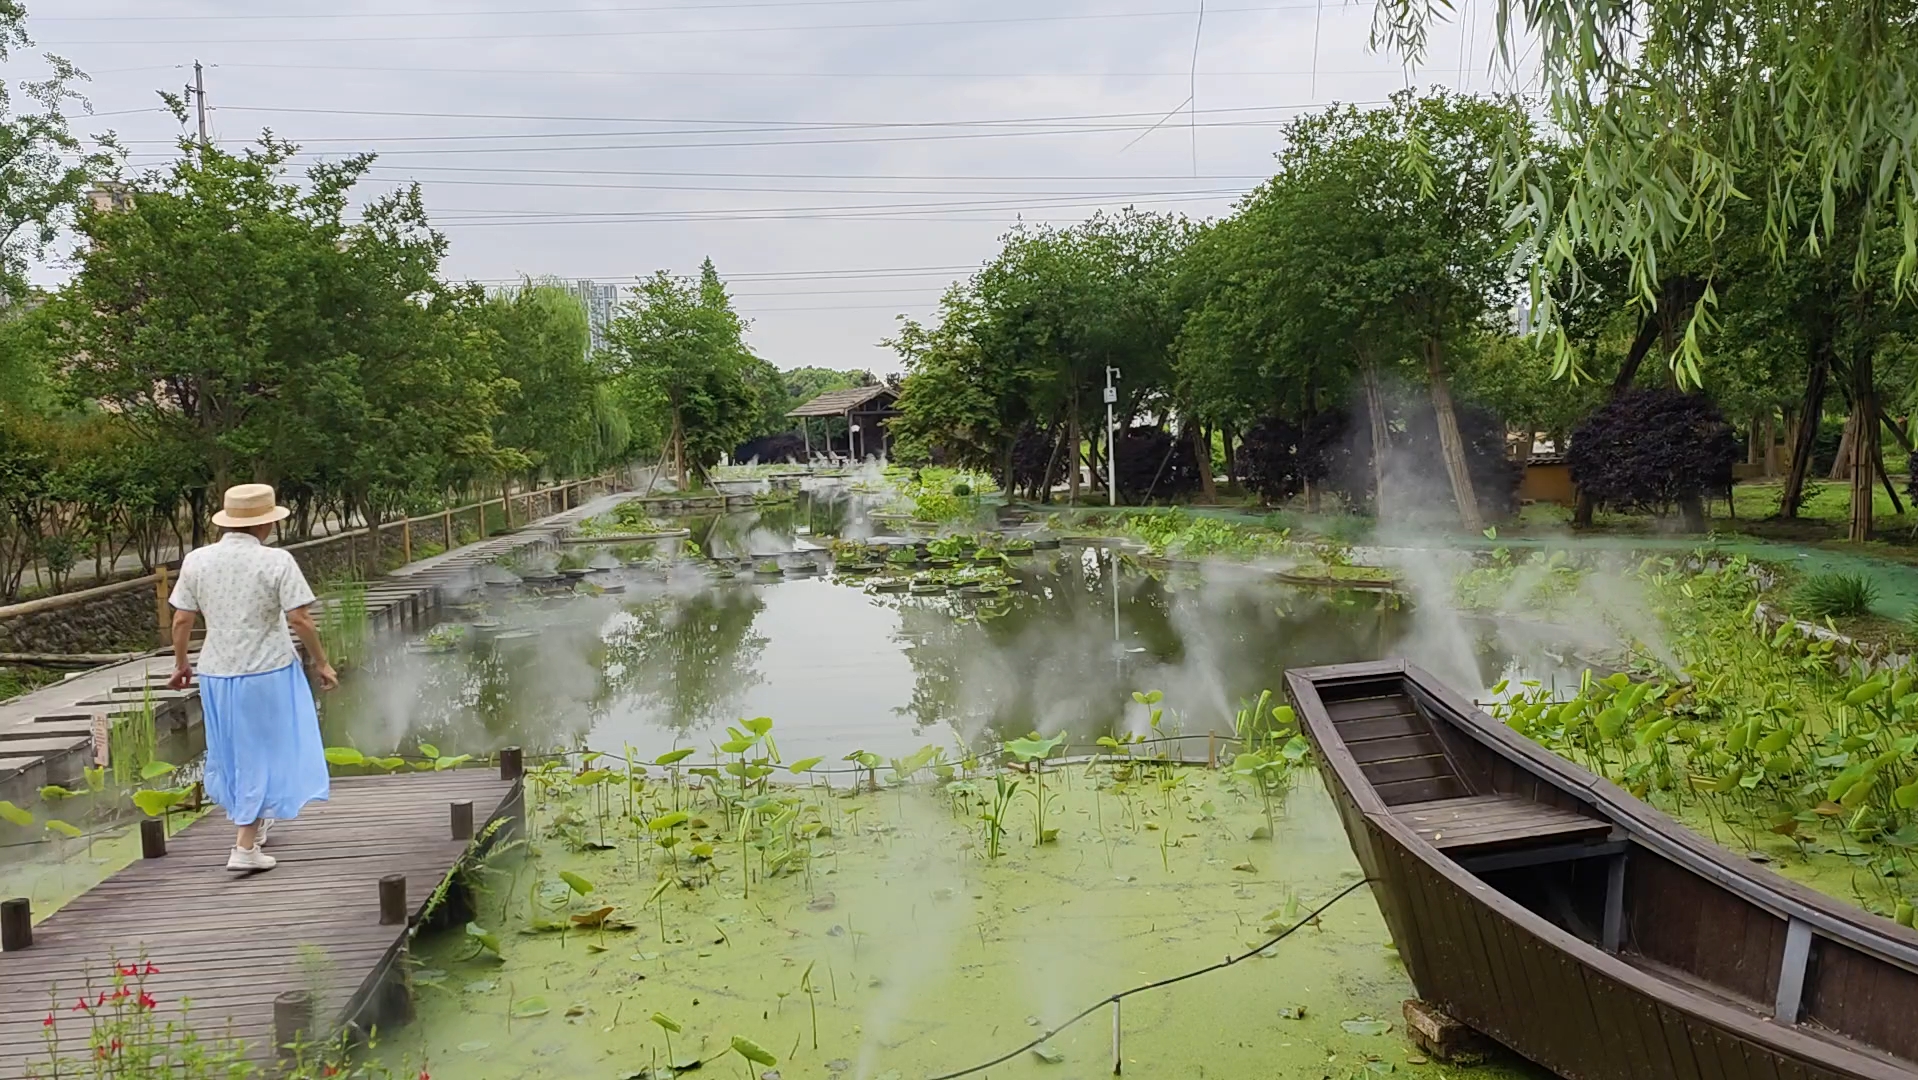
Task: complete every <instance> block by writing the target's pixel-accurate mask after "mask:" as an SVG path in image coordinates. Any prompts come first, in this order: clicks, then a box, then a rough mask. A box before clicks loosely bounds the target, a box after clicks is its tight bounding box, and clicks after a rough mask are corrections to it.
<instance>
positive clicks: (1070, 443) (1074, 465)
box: [1066, 390, 1079, 506]
mask: <svg viewBox="0 0 1918 1080" xmlns="http://www.w3.org/2000/svg"><path fill="white" fill-rule="evenodd" d="M1071 408H1072V412H1071V413H1070V414H1069V415H1067V417H1066V467H1067V468H1068V469H1071V470H1072V473H1071V475H1070V476H1068V477H1067V478H1066V504H1067V505H1068V506H1077V505H1079V392H1078V391H1077V390H1074V391H1073V392H1072V406H1071Z"/></svg>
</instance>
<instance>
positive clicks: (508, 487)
mask: <svg viewBox="0 0 1918 1080" xmlns="http://www.w3.org/2000/svg"><path fill="white" fill-rule="evenodd" d="M499 509H500V513H502V514H505V515H506V527H507V528H508V529H511V528H512V527H513V484H512V482H511V481H508V480H502V481H500V485H499Z"/></svg>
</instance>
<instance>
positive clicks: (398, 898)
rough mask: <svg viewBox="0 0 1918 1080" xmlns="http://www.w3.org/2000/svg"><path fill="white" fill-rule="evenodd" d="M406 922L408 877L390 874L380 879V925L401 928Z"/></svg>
mask: <svg viewBox="0 0 1918 1080" xmlns="http://www.w3.org/2000/svg"><path fill="white" fill-rule="evenodd" d="M405 922H406V875H405V874H388V875H386V876H385V877H383V878H381V879H380V925H381V926H400V925H402V924H404V923H405Z"/></svg>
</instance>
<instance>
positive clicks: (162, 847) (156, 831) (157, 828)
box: [140, 818, 166, 859]
mask: <svg viewBox="0 0 1918 1080" xmlns="http://www.w3.org/2000/svg"><path fill="white" fill-rule="evenodd" d="M165 854H166V822H165V821H162V820H161V819H159V818H147V819H146V820H145V821H142V822H140V857H141V858H142V859H158V858H160V857H161V856H163V855H165Z"/></svg>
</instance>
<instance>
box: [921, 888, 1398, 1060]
mask: <svg viewBox="0 0 1918 1080" xmlns="http://www.w3.org/2000/svg"><path fill="white" fill-rule="evenodd" d="M1370 880H1371V879H1370V878H1360V879H1359V880H1357V881H1354V882H1353V883H1352V884H1350V885H1347V886H1346V887H1345V888H1343V889H1340V890H1339V891H1338V894H1337V895H1335V896H1333V897H1332V899H1330V900H1327V901H1326V902H1325V903H1323V904H1320V905H1319V906H1318V907H1316V908H1313V909H1312V910H1311V911H1309V912H1307V913H1306V914H1305V916H1304V917H1303V918H1301V919H1300V920H1299V921H1298V922H1295V923H1293V924H1292V925H1291V926H1288V927H1286V928H1285V929H1284V930H1281V931H1280V932H1279V933H1278V934H1276V935H1274V936H1273V937H1272V939H1271V940H1269V941H1267V942H1266V943H1265V944H1263V945H1260V946H1259V947H1258V948H1256V949H1253V950H1252V951H1250V952H1243V953H1240V954H1239V955H1237V956H1228V957H1226V958H1225V959H1224V960H1221V961H1219V962H1218V963H1216V964H1211V965H1208V966H1206V967H1202V968H1199V969H1197V970H1195V971H1188V972H1186V973H1185V974H1183V975H1174V976H1172V977H1171V978H1167V979H1160V980H1159V981H1158V982H1149V983H1146V984H1145V985H1143V986H1135V987H1133V988H1132V989H1130V990H1121V991H1119V992H1118V993H1116V994H1113V995H1112V996H1110V997H1105V998H1101V999H1099V1000H1098V1001H1095V1002H1093V1003H1092V1004H1091V1005H1088V1006H1086V1008H1085V1009H1084V1010H1083V1011H1081V1012H1080V1013H1079V1014H1078V1015H1077V1016H1074V1017H1073V1018H1072V1019H1070V1020H1067V1021H1066V1022H1065V1023H1063V1024H1060V1025H1059V1026H1058V1027H1055V1028H1053V1029H1052V1030H1050V1031H1048V1032H1046V1033H1045V1034H1043V1035H1041V1036H1039V1037H1038V1038H1036V1039H1034V1040H1032V1041H1031V1042H1029V1043H1026V1044H1025V1045H1024V1046H1021V1047H1019V1048H1018V1049H1016V1050H1009V1051H1007V1052H1006V1053H1003V1054H1001V1055H999V1056H998V1057H996V1058H993V1059H992V1060H991V1061H987V1062H983V1063H981V1064H978V1065H974V1066H973V1067H971V1068H969V1069H961V1070H959V1071H958V1072H949V1073H942V1074H940V1075H938V1076H934V1077H929V1078H928V1080H958V1078H959V1077H961V1076H971V1075H972V1074H973V1073H976V1072H984V1071H985V1070H987V1069H990V1068H992V1067H993V1066H994V1065H1001V1064H1004V1063H1005V1062H1008V1061H1011V1060H1012V1059H1013V1058H1016V1057H1018V1056H1019V1055H1020V1054H1023V1053H1025V1052H1026V1051H1028V1050H1031V1049H1032V1048H1034V1047H1036V1046H1039V1045H1040V1044H1042V1043H1044V1042H1045V1041H1046V1040H1048V1039H1050V1038H1052V1037H1053V1036H1054V1035H1057V1034H1059V1033H1060V1032H1061V1031H1064V1030H1065V1029H1067V1028H1069V1027H1071V1026H1072V1025H1074V1024H1076V1023H1078V1022H1079V1021H1081V1020H1084V1019H1085V1018H1086V1017H1088V1016H1091V1015H1092V1014H1093V1013H1095V1012H1098V1011H1099V1010H1100V1009H1102V1008H1104V1007H1105V1006H1107V1005H1114V1004H1117V1003H1118V1002H1120V1001H1123V1000H1125V999H1126V998H1129V997H1131V996H1132V995H1134V994H1143V993H1145V992H1146V991H1147V990H1157V989H1159V988H1160V987H1164V986H1171V985H1172V984H1173V983H1180V982H1184V981H1186V980H1187V979H1195V978H1198V977H1199V976H1200V975H1205V974H1208V973H1210V972H1214V971H1218V970H1219V969H1220V968H1228V967H1231V966H1232V965H1233V964H1236V963H1238V962H1239V961H1241V960H1249V959H1251V958H1252V957H1254V956H1257V955H1259V954H1260V953H1262V952H1264V951H1265V950H1267V949H1269V948H1271V947H1272V946H1274V945H1277V944H1278V943H1279V942H1281V941H1284V940H1285V939H1286V938H1288V937H1291V936H1292V932H1293V931H1295V930H1297V929H1298V928H1299V927H1301V926H1304V925H1305V924H1306V923H1309V922H1311V921H1313V920H1314V919H1317V918H1318V917H1319V916H1320V915H1321V914H1323V913H1324V912H1325V909H1327V908H1329V907H1331V906H1332V905H1333V904H1336V903H1338V902H1339V901H1341V900H1343V899H1345V898H1346V897H1348V896H1350V895H1352V894H1353V893H1354V892H1357V891H1358V887H1359V886H1361V885H1364V884H1366V883H1367V882H1368V881H1370Z"/></svg>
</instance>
